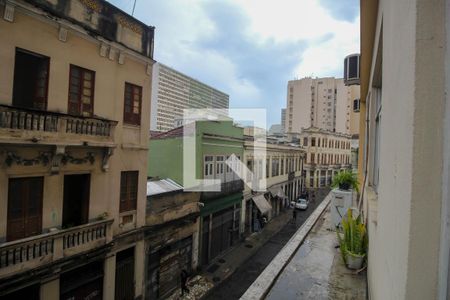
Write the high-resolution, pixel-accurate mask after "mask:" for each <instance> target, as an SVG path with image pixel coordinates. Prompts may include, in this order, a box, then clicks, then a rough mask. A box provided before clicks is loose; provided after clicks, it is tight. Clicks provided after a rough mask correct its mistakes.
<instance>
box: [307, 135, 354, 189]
mask: <svg viewBox="0 0 450 300" xmlns="http://www.w3.org/2000/svg"><path fill="white" fill-rule="evenodd" d="M300 143H301V145H302V147H303V148H304V149H305V151H306V161H305V172H306V175H305V176H306V187H307V188H320V187H325V186H330V184H331V183H332V179H333V177H334V175H335V174H336V173H337V172H340V171H341V170H345V169H351V163H352V160H351V136H350V135H347V134H340V133H335V132H330V131H327V130H323V129H318V128H307V129H304V130H303V132H302V134H301V135H300Z"/></svg>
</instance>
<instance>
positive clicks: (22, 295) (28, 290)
mask: <svg viewBox="0 0 450 300" xmlns="http://www.w3.org/2000/svg"><path fill="white" fill-rule="evenodd" d="M39 289H40V286H39V284H35V285H31V286H27V287H24V288H22V289H20V290H18V291H15V292H12V293H10V294H6V295H3V296H0V300H11V299H17V300H21V299H27V300H39Z"/></svg>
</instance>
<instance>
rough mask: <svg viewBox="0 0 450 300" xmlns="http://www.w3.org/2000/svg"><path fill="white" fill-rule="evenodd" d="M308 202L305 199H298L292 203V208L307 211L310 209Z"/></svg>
mask: <svg viewBox="0 0 450 300" xmlns="http://www.w3.org/2000/svg"><path fill="white" fill-rule="evenodd" d="M308 204H309V203H308V200H306V199H303V198H298V199H297V200H295V201H292V202H291V207H292V208H296V209H301V210H306V209H307V208H308Z"/></svg>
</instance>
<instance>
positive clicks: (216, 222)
mask: <svg viewBox="0 0 450 300" xmlns="http://www.w3.org/2000/svg"><path fill="white" fill-rule="evenodd" d="M184 137H188V138H189V137H194V141H195V147H196V148H195V152H193V153H192V155H193V157H190V156H189V158H187V157H186V158H185V157H184V152H186V151H188V150H187V149H185V148H184V144H183V138H184ZM243 154H244V138H243V128H241V127H237V126H235V125H234V124H233V122H232V121H197V122H193V123H190V124H187V125H185V126H182V127H179V128H175V129H173V130H171V131H168V132H165V133H161V134H159V135H155V136H152V138H151V139H150V152H149V169H148V174H149V176H152V177H156V176H158V177H160V178H171V179H173V180H174V181H175V182H177V183H179V184H180V185H183V186H184V187H185V188H186V186H189V184H188V183H186V182H185V180H184V179H185V178H184V176H183V175H184V174H183V173H184V172H188V173H189V174H195V178H196V179H198V180H219V183H218V184H219V185H220V186H218V190H217V191H205V190H204V189H201V196H200V238H199V258H198V259H199V265H206V264H208V263H209V262H211V261H212V260H213V259H214V258H216V257H217V256H218V255H219V254H220V253H222V252H224V251H225V250H227V249H229V248H230V247H231V246H233V245H234V244H236V243H237V242H238V241H239V238H240V236H239V234H240V233H239V224H240V216H241V202H242V192H243V181H242V180H241V178H240V176H239V175H238V174H236V172H233V170H232V169H231V168H230V167H229V166H228V165H227V164H226V163H225V161H226V160H227V159H228V158H229V157H230V156H232V155H234V156H235V157H236V158H237V159H239V160H240V161H242V159H243ZM199 186H200V185H199ZM203 188H207V186H203Z"/></svg>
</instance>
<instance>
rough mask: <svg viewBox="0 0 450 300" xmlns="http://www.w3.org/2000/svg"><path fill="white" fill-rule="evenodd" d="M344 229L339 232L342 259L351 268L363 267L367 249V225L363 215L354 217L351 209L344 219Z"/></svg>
mask: <svg viewBox="0 0 450 300" xmlns="http://www.w3.org/2000/svg"><path fill="white" fill-rule="evenodd" d="M342 229H343V231H342V232H338V233H337V236H338V240H339V247H340V249H341V254H342V259H343V260H344V263H345V264H346V266H347V267H348V268H349V269H354V270H358V269H361V267H362V264H363V262H364V258H365V256H366V249H367V231H366V225H365V224H364V223H362V222H361V215H359V216H358V217H357V218H353V214H352V210H351V209H349V210H348V211H347V216H346V217H345V218H343V219H342Z"/></svg>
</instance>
